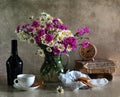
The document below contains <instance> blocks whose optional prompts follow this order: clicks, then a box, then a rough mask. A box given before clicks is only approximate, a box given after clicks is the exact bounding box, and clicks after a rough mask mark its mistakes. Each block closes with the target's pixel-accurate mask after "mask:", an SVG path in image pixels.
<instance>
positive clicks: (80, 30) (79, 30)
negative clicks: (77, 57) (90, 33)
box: [77, 28, 83, 36]
mask: <svg viewBox="0 0 120 97" xmlns="http://www.w3.org/2000/svg"><path fill="white" fill-rule="evenodd" d="M77 33H78V34H79V35H80V36H82V35H83V30H82V29H81V28H78V29H77Z"/></svg>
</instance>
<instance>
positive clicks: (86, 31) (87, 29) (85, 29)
mask: <svg viewBox="0 0 120 97" xmlns="http://www.w3.org/2000/svg"><path fill="white" fill-rule="evenodd" d="M83 30H84V32H85V33H88V34H89V33H90V29H89V28H88V27H86V26H85V27H83Z"/></svg>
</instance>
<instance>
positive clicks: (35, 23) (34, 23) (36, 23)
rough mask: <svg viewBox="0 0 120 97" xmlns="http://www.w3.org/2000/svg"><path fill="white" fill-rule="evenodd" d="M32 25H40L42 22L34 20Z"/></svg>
mask: <svg viewBox="0 0 120 97" xmlns="http://www.w3.org/2000/svg"><path fill="white" fill-rule="evenodd" d="M32 26H33V27H39V26H40V22H39V21H33V23H32Z"/></svg>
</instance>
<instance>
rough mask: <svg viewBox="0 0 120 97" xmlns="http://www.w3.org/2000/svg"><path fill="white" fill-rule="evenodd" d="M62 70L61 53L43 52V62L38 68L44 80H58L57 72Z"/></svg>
mask: <svg viewBox="0 0 120 97" xmlns="http://www.w3.org/2000/svg"><path fill="white" fill-rule="evenodd" d="M63 72H64V65H63V64H62V59H61V55H54V54H53V53H47V52H46V53H45V59H44V63H43V65H42V67H41V69H40V75H41V78H42V80H43V81H45V82H58V81H59V79H58V75H59V73H63Z"/></svg>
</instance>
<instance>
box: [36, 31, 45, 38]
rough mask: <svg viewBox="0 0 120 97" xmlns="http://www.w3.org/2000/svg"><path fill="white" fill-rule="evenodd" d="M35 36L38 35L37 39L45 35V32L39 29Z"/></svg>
mask: <svg viewBox="0 0 120 97" xmlns="http://www.w3.org/2000/svg"><path fill="white" fill-rule="evenodd" d="M37 34H38V36H39V37H41V36H42V35H44V34H45V30H43V29H40V30H38V32H37Z"/></svg>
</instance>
